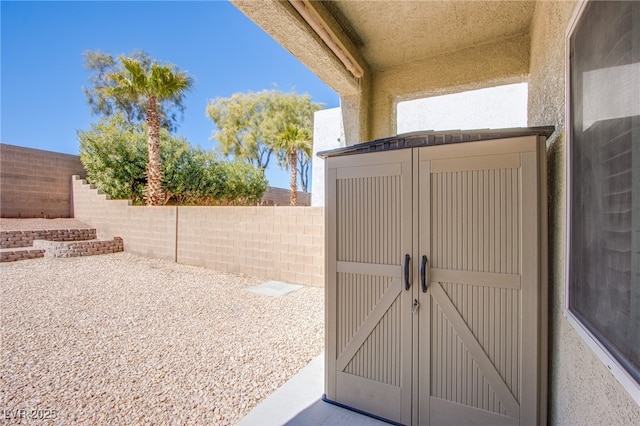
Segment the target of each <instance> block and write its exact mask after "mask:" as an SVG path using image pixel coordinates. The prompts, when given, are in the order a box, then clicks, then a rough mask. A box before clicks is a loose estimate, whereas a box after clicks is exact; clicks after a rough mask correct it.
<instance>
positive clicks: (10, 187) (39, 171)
mask: <svg viewBox="0 0 640 426" xmlns="http://www.w3.org/2000/svg"><path fill="white" fill-rule="evenodd" d="M72 175H80V176H84V175H85V170H84V167H83V166H82V163H81V162H80V157H78V156H76V155H67V154H60V153H56V152H50V151H42V150H39V149H32V148H24V147H20V146H14V145H7V144H0V217H27V218H28V217H47V218H59V217H72V207H71V176H72Z"/></svg>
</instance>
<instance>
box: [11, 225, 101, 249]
mask: <svg viewBox="0 0 640 426" xmlns="http://www.w3.org/2000/svg"><path fill="white" fill-rule="evenodd" d="M95 238H96V230H95V229H49V230H40V231H1V232H0V248H18V247H31V245H32V244H33V241H34V240H48V241H80V240H93V239H95Z"/></svg>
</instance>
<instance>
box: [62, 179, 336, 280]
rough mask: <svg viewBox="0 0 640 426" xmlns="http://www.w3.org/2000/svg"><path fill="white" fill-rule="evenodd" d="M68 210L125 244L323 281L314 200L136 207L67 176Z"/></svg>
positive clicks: (178, 258)
mask: <svg viewBox="0 0 640 426" xmlns="http://www.w3.org/2000/svg"><path fill="white" fill-rule="evenodd" d="M73 199H74V215H75V217H76V218H77V219H79V220H82V221H83V222H85V223H87V224H89V225H91V226H92V227H94V228H96V229H97V230H98V238H100V239H111V238H113V237H116V236H120V237H122V238H123V240H124V246H125V250H126V251H128V252H132V253H135V254H139V255H142V256H147V257H155V258H162V259H166V260H171V261H174V262H178V263H184V264H188V265H196V266H204V267H209V268H214V269H217V270H221V271H229V272H240V273H246V274H249V275H256V276H261V277H264V278H268V279H273V280H281V281H286V282H292V283H299V284H305V285H315V286H322V285H323V284H324V210H323V208H321V207H271V206H262V207H176V206H171V207H142V206H132V205H131V203H130V202H128V201H123V200H109V199H108V197H107V196H106V195H104V194H100V193H99V192H98V190H96V189H92V188H91V187H90V186H89V185H87V184H86V183H85V182H84V181H82V180H80V179H79V178H77V177H75V178H74V180H73Z"/></svg>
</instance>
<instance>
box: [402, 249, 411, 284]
mask: <svg viewBox="0 0 640 426" xmlns="http://www.w3.org/2000/svg"><path fill="white" fill-rule="evenodd" d="M410 260H411V256H409V255H408V254H405V255H404V289H405V290H409V289H410V288H411V281H410V280H409V261H410Z"/></svg>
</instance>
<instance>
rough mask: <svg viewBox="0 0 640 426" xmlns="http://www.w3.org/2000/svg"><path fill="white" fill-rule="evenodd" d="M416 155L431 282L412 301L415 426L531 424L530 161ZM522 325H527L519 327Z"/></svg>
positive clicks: (533, 253) (512, 156) (533, 231)
mask: <svg viewBox="0 0 640 426" xmlns="http://www.w3.org/2000/svg"><path fill="white" fill-rule="evenodd" d="M479 144H480V145H481V144H482V142H480V143H479ZM530 150H531V151H533V152H535V150H536V139H535V138H531V145H530ZM420 151H421V152H420V155H419V157H420V162H419V171H418V178H417V179H418V181H419V185H420V188H423V187H428V188H429V191H430V194H431V196H430V197H429V198H428V199H427V198H421V199H420V205H419V213H418V214H419V217H420V220H419V222H420V224H421V230H420V255H423V254H426V255H427V256H428V257H429V259H430V270H429V275H430V277H431V282H430V286H429V290H428V291H427V293H423V294H421V296H420V303H421V310H420V320H419V336H420V339H419V340H420V341H419V346H420V361H419V362H420V363H421V364H422V363H425V365H421V366H420V368H418V369H417V371H419V372H420V373H419V377H418V380H419V393H420V396H419V406H418V407H416V409H417V410H418V419H419V423H420V424H438V425H447V424H451V425H454V424H528V423H530V422H533V423H535V422H537V419H536V415H535V412H534V413H532V412H530V411H528V409H527V408H525V407H530V406H531V402H530V401H528V402H524V401H523V393H524V395H527V394H535V392H536V390H537V378H536V375H535V374H537V371H538V369H537V368H538V367H537V364H536V360H537V355H535V354H536V350H537V348H536V346H535V345H536V343H535V342H537V341H538V336H537V334H536V330H537V325H536V324H537V320H538V318H537V316H536V315H535V313H536V312H537V300H535V297H533V300H532V299H531V298H529V299H528V302H530V303H531V304H532V305H531V306H525V307H523V300H524V299H523V298H524V296H525V294H526V295H528V296H531V295H532V294H533V293H536V292H537V290H536V286H537V285H538V277H537V275H535V274H534V277H533V278H527V279H523V277H522V273H523V269H525V270H528V271H529V272H531V270H532V269H536V268H537V267H538V266H537V265H538V259H537V250H538V249H537V248H536V247H537V241H532V240H531V237H530V236H533V235H537V232H538V230H537V228H536V223H537V222H536V220H535V218H536V217H537V210H536V207H535V205H536V200H537V199H538V192H537V188H534V187H531V186H530V185H528V184H527V183H528V182H530V181H531V180H532V179H533V180H535V179H536V167H535V166H533V167H530V166H531V164H530V163H531V162H530V161H529V160H528V158H530V156H531V155H533V152H531V153H527V154H521V153H513V152H511V153H507V154H505V153H501V152H500V149H499V148H498V149H494V150H493V151H494V152H490V153H488V155H485V156H477V157H469V156H467V157H464V158H456V152H453V151H452V153H451V156H450V158H447V156H446V155H443V154H442V153H439V155H438V157H437V158H435V159H433V160H431V159H429V152H430V151H429V148H421V149H420ZM523 155H524V157H523ZM523 158H526V159H527V160H526V161H524V163H526V164H525V165H524V166H523ZM523 199H525V205H524V206H523ZM524 207H527V208H526V209H525V208H524ZM523 224H526V226H528V227H529V229H527V230H526V232H525V235H526V236H527V238H526V242H525V241H524V240H525V238H523V229H522V228H523ZM523 244H526V245H528V247H527V248H526V250H523ZM523 254H526V256H523ZM525 285H526V286H527V288H526V289H524V288H523V287H524V286H525ZM523 317H525V318H526V320H527V321H532V322H533V324H528V325H527V327H523ZM523 348H527V350H528V351H532V353H533V354H534V355H532V356H529V357H528V358H527V357H525V356H523V353H522V352H523ZM528 370H532V371H533V372H534V373H533V374H532V373H529V372H528ZM525 376H526V378H527V380H523V379H524V378H525ZM535 403H536V401H535V400H534V401H533V405H534V406H535ZM523 410H527V411H526V412H527V414H526V417H527V418H525V416H524V415H523ZM534 411H535V410H534Z"/></svg>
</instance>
